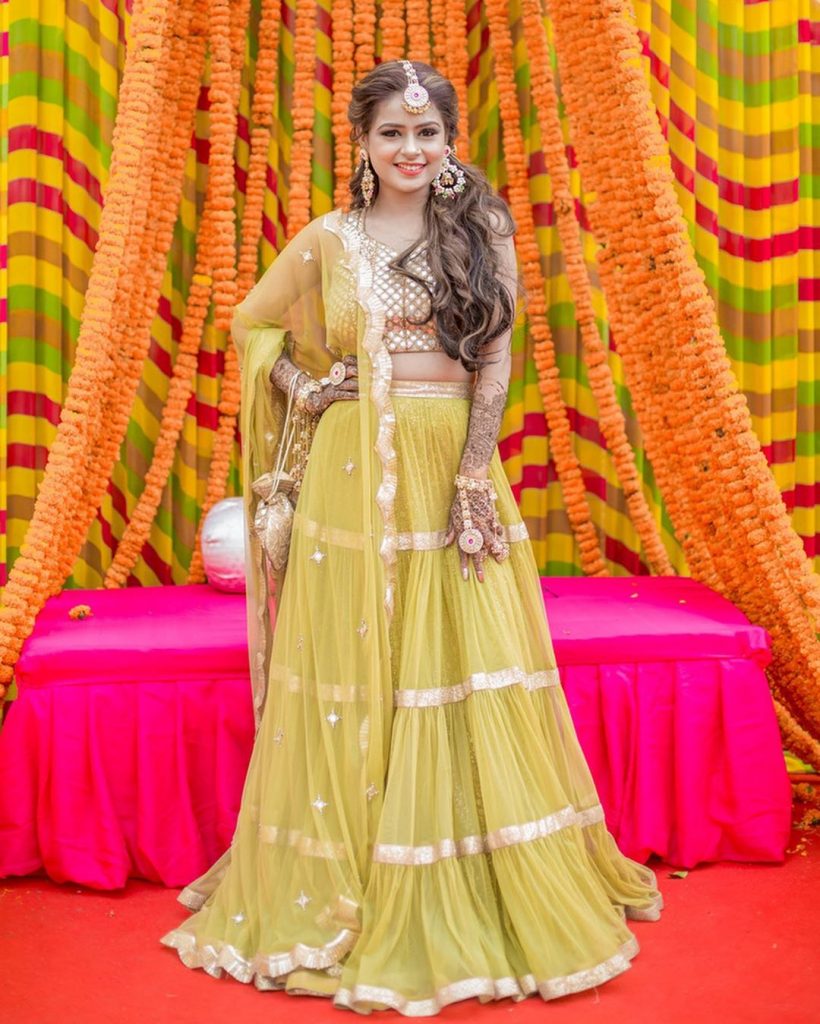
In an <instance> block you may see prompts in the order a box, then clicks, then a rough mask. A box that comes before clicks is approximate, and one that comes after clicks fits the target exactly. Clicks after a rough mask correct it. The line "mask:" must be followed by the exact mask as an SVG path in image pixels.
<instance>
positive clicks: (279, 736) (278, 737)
mask: <svg viewBox="0 0 820 1024" xmlns="http://www.w3.org/2000/svg"><path fill="white" fill-rule="evenodd" d="M284 738H285V731H284V729H277V730H276V732H275V733H274V734H273V742H274V743H275V744H276V746H277V747H278V746H279V744H280V743H281V742H282V740H283V739H284Z"/></svg>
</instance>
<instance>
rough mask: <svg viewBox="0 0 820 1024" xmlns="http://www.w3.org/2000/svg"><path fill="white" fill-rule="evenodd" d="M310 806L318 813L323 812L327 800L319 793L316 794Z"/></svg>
mask: <svg viewBox="0 0 820 1024" xmlns="http://www.w3.org/2000/svg"><path fill="white" fill-rule="evenodd" d="M310 806H311V807H315V808H316V810H317V811H318V812H319V814H324V813H325V807H327V801H326V800H323V799H322V797H321V794H317V796H316V799H315V800H314V801H313V803H312V804H311V805H310Z"/></svg>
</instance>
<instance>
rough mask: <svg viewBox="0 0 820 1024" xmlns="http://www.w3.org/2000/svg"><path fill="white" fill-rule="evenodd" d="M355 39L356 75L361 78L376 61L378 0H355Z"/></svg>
mask: <svg viewBox="0 0 820 1024" xmlns="http://www.w3.org/2000/svg"><path fill="white" fill-rule="evenodd" d="M354 2H355V4H356V13H355V14H354V16H353V24H354V31H353V41H354V43H355V44H356V76H357V77H358V78H361V77H362V76H363V75H366V74H367V72H368V71H369V70H370V69H371V68H372V67H373V65H374V64H375V63H376V0H354Z"/></svg>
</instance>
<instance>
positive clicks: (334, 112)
mask: <svg viewBox="0 0 820 1024" xmlns="http://www.w3.org/2000/svg"><path fill="white" fill-rule="evenodd" d="M354 32H355V28H354V21H353V0H334V3H333V97H332V100H331V123H332V126H333V169H334V176H335V185H334V189H333V202H334V205H335V206H336V207H342V208H344V207H346V206H347V204H348V201H349V199H350V178H351V176H352V170H353V168H352V163H353V143H352V142H351V139H350V123H349V122H348V120H347V108H348V106H349V104H350V99H351V96H352V94H353V82H354V77H355V65H354V59H353V39H354Z"/></svg>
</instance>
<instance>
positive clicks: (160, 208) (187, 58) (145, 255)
mask: <svg viewBox="0 0 820 1024" xmlns="http://www.w3.org/2000/svg"><path fill="white" fill-rule="evenodd" d="M170 14H172V15H173V19H174V20H173V22H172V23H171V24H169V25H168V26H167V27H166V31H165V32H164V34H163V36H162V43H161V46H162V54H163V56H162V59H161V62H160V65H159V71H158V74H157V77H156V80H155V90H156V93H157V94H158V95H161V100H160V106H159V112H158V118H161V117H162V114H161V111H162V110H163V109H165V110H167V109H168V108H169V106H170V107H172V108H176V109H175V112H176V118H177V120H176V121H175V122H172V123H171V124H170V125H168V124H166V125H161V124H160V122H159V120H157V121H156V122H155V123H154V124H152V126H151V128H150V130H149V131H148V133H147V135H146V137H145V141H144V145H143V147H142V156H141V161H140V167H139V170H138V172H137V174H138V180H139V181H141V182H147V183H148V186H147V187H143V188H142V189H141V193H140V196H139V199H138V201H137V202H135V204H134V208H133V216H132V220H131V223H130V225H129V228H128V232H129V237H130V245H129V247H128V249H127V250H126V253H125V255H124V257H123V259H122V261H121V262H120V264H119V266H118V267H117V275H118V277H117V281H116V285H115V287H116V299H115V303H114V309H113V311H112V316H111V321H110V324H109V338H110V340H111V342H112V344H113V353H114V357H113V359H112V362H111V364H110V376H109V377H108V378H107V379H101V380H100V381H99V388H98V398H97V401H96V403H95V405H94V408H93V411H92V416H91V417H90V418H89V421H88V423H87V430H88V436H89V438H92V437H93V438H95V439H96V440H95V441H94V443H92V444H90V445H89V454H88V457H87V459H86V461H85V464H84V473H83V476H82V499H81V500H80V501H79V502H77V503H76V504H74V505H71V506H68V507H67V508H66V509H65V513H64V516H63V520H62V524H61V527H60V532H59V539H58V540H57V541H56V543H55V557H53V558H52V559H51V560H50V571H51V573H52V574H53V577H54V581H55V587H56V588H59V587H60V586H62V584H63V582H64V581H65V579H66V578H67V577H68V575H69V574H70V573H71V570H72V568H73V565H74V561H75V559H76V557H77V555H78V553H79V552H80V551H81V549H82V544H83V541H84V540H85V537H86V535H87V533H88V529H89V526H90V524H91V522H92V520H93V517H94V515H95V513H96V511H97V509H98V508H99V505H100V502H101V501H102V499H103V496H104V495H105V492H106V489H107V488H108V484H109V480H110V476H111V470H112V467H113V466H114V464H115V462H116V460H117V457H118V454H119V449H120V444H121V441H122V437H123V435H124V432H125V430H126V428H127V424H128V419H129V416H130V411H131V406H132V405H133V401H134V394H135V393H136V389H137V385H138V382H139V378H140V376H141V374H142V364H143V361H144V359H145V355H146V353H147V351H148V345H149V343H150V330H151V322H152V320H153V317H154V313H155V311H156V302H157V298H158V296H159V290H160V287H161V282H162V277H163V274H164V272H165V267H166V265H167V257H168V251H169V249H170V246H171V241H172V229H173V222H174V220H175V218H176V211H177V209H178V206H179V199H180V195H181V189H182V177H183V166H184V164H183V161H184V158H185V153H186V152H187V150H188V148H189V144H190V133H191V127H192V124H193V113H194V112H193V106H192V105H190V106H189V107H188V109H187V114H186V110H185V109H184V108H181V107H180V102H181V96H180V91H181V90H182V91H184V90H185V88H186V85H187V82H186V83H185V84H182V83H180V81H179V79H180V78H181V77H182V71H181V69H182V68H183V67H184V66H191V65H193V66H196V60H197V57H196V54H195V53H194V48H196V47H198V48H199V53H200V57H199V67H200V68H201V67H202V57H201V53H202V30H203V18H202V16H201V14H200V16H197V4H196V2H195V0H185V2H183V3H180V4H179V5H177V6H176V7H175V8H171V10H170ZM186 74H187V72H186ZM189 92H190V90H189ZM121 100H122V102H123V103H124V104H125V107H126V109H127V107H128V105H129V102H130V100H129V97H128V95H126V96H124V97H121ZM194 100H195V93H194ZM192 102H193V101H192ZM163 157H164V158H165V159H164V161H163V160H162V158H163ZM115 159H116V152H115V154H114V156H113V157H112V162H113V161H114V160H115ZM163 162H164V164H165V165H164V166H162V163H163ZM169 207H170V211H169ZM166 215H167V216H166ZM166 220H169V221H170V223H169V225H168V231H167V232H164V231H163V226H164V224H165V221H166Z"/></svg>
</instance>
